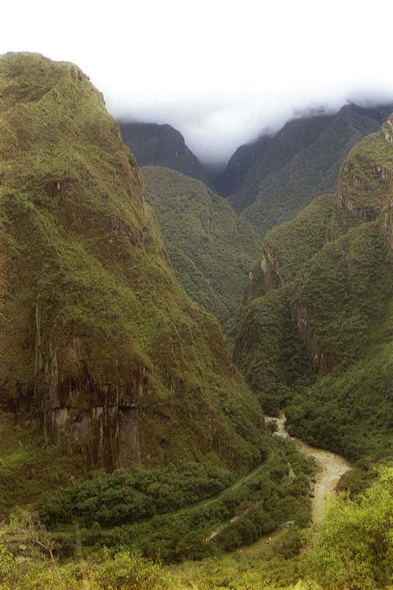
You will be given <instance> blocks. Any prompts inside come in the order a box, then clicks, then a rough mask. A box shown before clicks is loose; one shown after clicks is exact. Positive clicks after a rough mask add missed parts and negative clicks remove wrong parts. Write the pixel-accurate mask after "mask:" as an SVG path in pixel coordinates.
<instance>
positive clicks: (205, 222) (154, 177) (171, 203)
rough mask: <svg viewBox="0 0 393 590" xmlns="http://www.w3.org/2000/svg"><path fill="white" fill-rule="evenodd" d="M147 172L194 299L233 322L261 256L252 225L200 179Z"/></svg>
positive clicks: (148, 189)
mask: <svg viewBox="0 0 393 590" xmlns="http://www.w3.org/2000/svg"><path fill="white" fill-rule="evenodd" d="M141 172H142V175H143V178H144V180H145V196H146V200H147V202H148V203H149V204H150V205H151V206H152V207H153V209H154V212H155V213H156V215H157V219H158V222H159V225H160V229H161V231H162V233H163V236H164V238H165V241H166V246H167V249H168V253H169V257H170V259H171V262H172V265H173V268H174V270H175V275H176V277H177V278H178V280H179V281H180V283H181V284H182V285H183V287H184V288H185V290H186V292H187V294H188V295H189V296H190V297H191V298H192V299H193V300H194V301H196V302H197V303H200V304H201V305H202V306H203V307H205V309H206V310H207V311H209V312H210V313H212V314H213V315H215V316H216V317H217V318H218V319H219V321H220V323H221V325H222V326H223V327H224V328H226V327H228V324H229V323H230V322H231V320H232V318H233V317H234V315H235V314H236V313H237V311H238V309H239V305H240V302H241V298H242V293H243V290H244V286H245V284H246V283H247V278H248V275H249V272H250V270H251V269H252V267H253V266H254V264H255V260H256V259H257V256H258V243H257V240H256V237H255V235H254V232H253V230H252V227H251V226H250V225H249V224H248V223H247V221H245V220H244V219H241V218H239V217H238V216H237V215H236V214H235V213H234V212H233V210H232V208H231V206H230V205H229V204H228V202H227V201H226V200H225V199H223V198H222V197H219V196H218V195H216V194H215V193H213V192H212V191H211V190H209V189H208V187H207V186H206V185H205V184H203V183H202V182H200V181H198V180H194V179H192V178H189V177H187V176H184V175H183V174H180V173H179V172H174V171H173V170H169V169H168V168H160V167H145V168H142V170H141Z"/></svg>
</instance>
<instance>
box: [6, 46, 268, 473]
mask: <svg viewBox="0 0 393 590" xmlns="http://www.w3.org/2000/svg"><path fill="white" fill-rule="evenodd" d="M0 129H1V133H0V178H1V183H0V243H1V248H0V357H1V366H0V404H1V406H2V408H3V409H8V410H12V411H17V412H18V413H19V414H22V415H23V414H24V413H26V412H33V415H34V416H39V417H41V419H42V424H43V427H44V431H45V434H46V438H47V441H48V442H53V443H56V444H57V445H58V447H59V448H60V449H61V450H63V451H64V452H66V453H71V454H76V455H82V456H83V457H84V458H85V459H86V461H87V464H88V466H89V467H90V468H95V467H106V468H107V469H108V470H111V469H113V468H114V467H116V466H118V465H123V466H124V465H130V464H135V463H143V464H144V465H157V464H161V463H165V462H168V461H172V462H175V463H176V462H177V463H179V462H184V461H187V460H201V459H202V458H203V457H204V456H206V455H209V457H210V459H211V460H215V461H222V462H224V463H226V465H227V466H229V467H230V468H233V469H236V470H237V471H239V472H242V471H247V470H248V469H249V468H250V467H252V466H253V465H255V464H256V463H258V461H259V460H260V458H261V448H262V447H263V445H264V441H265V435H264V430H263V418H262V414H261V411H260V409H259V406H258V404H257V401H256V398H255V397H254V395H253V394H252V393H251V392H250V390H249V389H248V388H247V387H246V385H245V382H244V379H243V378H242V376H241V375H240V374H239V373H238V372H236V370H235V369H234V367H233V365H232V363H231V361H230V359H229V356H228V351H227V348H226V344H225V341H224V338H223V336H222V334H221V331H220V328H219V325H218V323H217V321H216V320H215V319H214V318H213V317H212V316H211V315H209V314H207V313H206V312H205V311H203V310H202V309H201V308H200V307H199V306H198V305H196V304H194V303H193V302H192V301H191V300H190V299H189V298H188V297H187V296H186V295H185V293H184V291H183V289H182V288H181V287H180V285H179V284H178V282H177V281H176V279H175V277H174V274H173V271H172V268H171V265H170V263H169V259H168V255H167V253H166V250H165V248H164V245H163V242H162V239H161V236H160V232H159V229H158V226H157V223H156V221H155V219H154V217H153V216H152V215H151V213H150V209H149V207H148V206H147V205H146V204H145V201H144V197H143V183H142V179H141V176H140V173H139V169H138V167H137V165H136V162H135V159H134V157H133V156H132V155H131V153H130V151H129V149H128V148H127V147H126V146H125V145H124V143H123V142H122V139H121V135H120V131H119V126H118V124H117V123H116V122H115V121H114V120H113V119H112V117H110V116H109V115H108V113H107V112H106V109H105V104H104V100H103V97H102V94H101V93H100V92H99V91H97V90H96V88H94V86H93V85H92V84H91V82H90V81H89V78H88V77H87V76H86V75H85V74H84V73H83V72H82V71H81V70H80V69H79V68H78V67H76V66H75V65H73V64H69V63H65V62H59V63H55V62H52V61H50V60H48V59H46V58H44V57H43V56H41V55H38V54H28V53H25V54H23V53H21V54H13V53H10V54H7V55H5V56H3V57H2V58H1V60H0Z"/></svg>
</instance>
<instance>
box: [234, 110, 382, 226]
mask: <svg viewBox="0 0 393 590" xmlns="http://www.w3.org/2000/svg"><path fill="white" fill-rule="evenodd" d="M392 108H393V107H392V106H391V105H388V106H383V107H375V108H374V109H371V108H370V109H367V108H362V107H358V106H356V105H354V104H350V105H347V106H345V107H343V108H342V109H341V110H340V111H339V112H338V113H337V114H336V115H316V116H315V117H311V118H304V119H297V120H295V121H292V122H290V123H287V124H286V125H285V126H284V127H283V129H282V130H281V131H280V132H279V133H278V134H277V135H275V136H273V137H270V138H263V137H262V138H261V139H260V140H258V141H257V142H255V143H254V144H250V146H244V147H243V148H239V150H238V155H237V154H235V155H234V156H233V160H231V161H230V164H228V169H229V172H230V171H231V170H232V176H231V175H230V174H229V172H228V174H229V176H228V180H229V179H230V182H231V183H232V184H233V186H234V190H233V191H232V192H230V193H227V194H230V195H231V196H230V197H229V201H230V203H231V204H232V206H233V207H234V208H235V209H236V210H238V211H242V215H243V216H244V217H245V219H247V220H248V221H249V222H250V223H251V224H252V225H253V227H254V229H255V231H256V232H257V233H258V234H259V235H260V236H262V237H263V236H264V235H265V234H266V232H268V231H269V230H270V229H271V228H272V227H274V226H276V225H278V224H280V223H282V222H283V221H288V220H290V219H292V218H293V217H295V216H296V214H297V213H298V212H299V211H301V210H302V209H303V208H304V207H306V206H307V205H308V204H309V203H310V202H311V201H312V199H313V198H314V197H315V196H317V195H321V194H324V193H332V192H334V191H335V190H336V187H337V177H338V174H339V171H340V168H341V165H342V163H343V161H344V159H345V158H346V156H347V155H348V153H349V152H350V150H351V148H352V147H353V146H354V145H355V144H357V143H358V142H359V141H360V140H361V139H362V138H363V137H364V136H366V135H368V134H369V133H372V132H374V131H377V130H378V129H379V128H380V126H381V124H382V123H383V122H384V121H385V120H386V118H387V117H388V116H389V114H390V112H391V110H392ZM242 150H244V154H243V156H242V157H241V155H242V153H243V152H242ZM251 154H252V155H251ZM244 169H247V174H244V173H243V172H242V171H243V170H244ZM233 175H235V176H234V177H233ZM239 175H240V177H241V179H242V181H241V182H240V186H239Z"/></svg>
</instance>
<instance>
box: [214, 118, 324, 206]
mask: <svg viewBox="0 0 393 590" xmlns="http://www.w3.org/2000/svg"><path fill="white" fill-rule="evenodd" d="M333 118H334V116H333V115H325V114H320V115H316V116H311V117H302V118H300V119H294V120H293V121H289V122H288V123H286V124H285V125H284V127H283V128H282V129H281V130H280V131H279V132H278V133H276V134H262V135H261V136H260V137H258V138H257V139H256V141H254V142H252V143H248V144H245V145H241V146H240V147H239V148H238V149H237V150H236V152H235V153H234V154H233V156H232V157H231V158H230V160H229V162H228V164H227V166H226V168H225V170H223V171H222V172H220V173H219V174H218V175H217V176H216V178H215V179H214V183H215V187H216V189H217V191H218V193H219V194H220V195H222V196H225V197H230V196H231V195H237V193H238V192H239V191H241V189H242V187H243V185H244V184H246V183H247V191H244V193H241V195H239V196H236V197H235V196H233V198H232V199H231V201H232V205H233V207H234V209H235V210H236V211H242V210H243V209H245V208H246V207H247V206H248V205H250V204H251V203H252V202H253V201H254V200H255V198H256V196H257V193H258V185H259V182H260V181H261V180H262V179H263V178H265V177H266V176H269V175H270V174H274V173H275V172H278V171H279V170H281V169H282V168H283V167H284V166H285V165H286V164H287V163H288V162H289V161H290V160H291V159H292V158H293V157H294V156H295V155H296V154H297V153H298V152H300V151H302V150H304V149H305V148H307V147H309V146H310V145H312V144H313V143H314V142H315V141H316V140H317V139H318V136H319V135H320V134H321V132H322V131H323V130H324V129H326V128H327V127H329V125H330V123H331V122H332V121H333Z"/></svg>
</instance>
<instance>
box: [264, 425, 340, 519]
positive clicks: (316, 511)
mask: <svg viewBox="0 0 393 590" xmlns="http://www.w3.org/2000/svg"><path fill="white" fill-rule="evenodd" d="M267 421H268V422H274V423H275V424H276V425H277V432H276V433H275V435H276V436H281V437H282V438H288V439H290V440H294V441H295V442H296V443H297V445H298V448H299V451H300V452H301V453H302V454H303V455H305V456H306V457H314V459H315V461H316V462H317V464H318V465H319V467H320V469H319V470H318V473H317V474H316V476H315V482H316V483H315V484H314V489H313V491H312V494H313V495H314V496H315V497H314V498H311V505H312V518H313V522H315V523H318V522H320V521H321V520H322V519H323V517H324V515H325V511H326V501H327V499H328V498H330V497H331V496H333V495H334V493H335V488H336V485H337V483H338V481H339V479H340V477H341V476H342V475H343V474H344V473H346V472H347V471H349V470H350V469H351V465H350V463H349V462H348V461H347V460H346V459H344V457H341V455H336V454H335V453H331V452H330V451H325V450H323V449H318V448H315V447H312V446H311V445H309V444H307V443H305V442H303V441H302V440H299V439H296V438H292V437H290V436H289V434H288V433H287V431H286V430H285V421H286V418H285V416H280V418H267Z"/></svg>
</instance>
